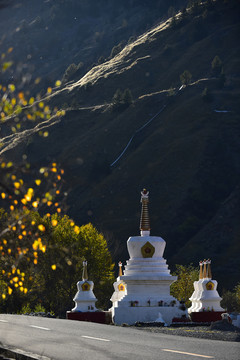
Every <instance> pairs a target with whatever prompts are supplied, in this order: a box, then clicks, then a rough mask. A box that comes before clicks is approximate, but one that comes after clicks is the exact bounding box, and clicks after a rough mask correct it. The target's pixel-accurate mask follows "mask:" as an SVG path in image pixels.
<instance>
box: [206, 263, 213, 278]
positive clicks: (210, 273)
mask: <svg viewBox="0 0 240 360" xmlns="http://www.w3.org/2000/svg"><path fill="white" fill-rule="evenodd" d="M207 264H208V269H207V277H208V278H209V279H211V278H212V272H211V260H210V259H208V260H207Z"/></svg>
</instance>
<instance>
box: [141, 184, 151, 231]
mask: <svg viewBox="0 0 240 360" xmlns="http://www.w3.org/2000/svg"><path fill="white" fill-rule="evenodd" d="M148 194H149V191H147V190H146V189H143V191H141V195H142V196H141V203H142V213H141V220H140V230H141V235H149V234H150V221H149V214H148V202H149V200H148ZM145 232H146V233H145Z"/></svg>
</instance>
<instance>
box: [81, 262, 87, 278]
mask: <svg viewBox="0 0 240 360" xmlns="http://www.w3.org/2000/svg"><path fill="white" fill-rule="evenodd" d="M82 280H83V281H86V280H88V273H87V261H83V272H82Z"/></svg>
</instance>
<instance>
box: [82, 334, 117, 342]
mask: <svg viewBox="0 0 240 360" xmlns="http://www.w3.org/2000/svg"><path fill="white" fill-rule="evenodd" d="M82 337H83V338H86V339H92V340H99V341H111V340H108V339H102V338H96V337H92V336H86V335H82Z"/></svg>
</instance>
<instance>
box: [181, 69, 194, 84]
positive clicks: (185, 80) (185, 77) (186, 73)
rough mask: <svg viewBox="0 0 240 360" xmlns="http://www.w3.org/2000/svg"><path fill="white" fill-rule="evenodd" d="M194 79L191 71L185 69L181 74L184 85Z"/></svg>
mask: <svg viewBox="0 0 240 360" xmlns="http://www.w3.org/2000/svg"><path fill="white" fill-rule="evenodd" d="M191 79H192V74H191V73H190V71H188V70H185V71H184V72H183V73H182V74H181V75H180V81H181V83H182V84H183V85H188V84H190V81H191Z"/></svg>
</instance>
